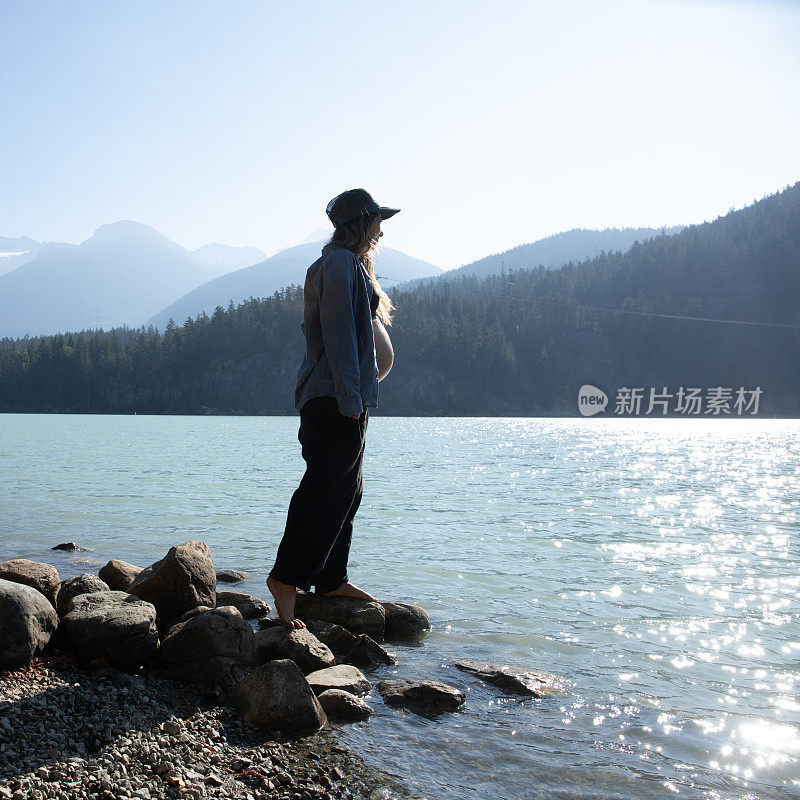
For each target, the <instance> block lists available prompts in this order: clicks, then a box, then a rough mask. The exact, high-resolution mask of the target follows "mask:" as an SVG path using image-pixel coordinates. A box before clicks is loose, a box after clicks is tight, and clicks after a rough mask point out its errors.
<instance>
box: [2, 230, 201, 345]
mask: <svg viewBox="0 0 800 800" xmlns="http://www.w3.org/2000/svg"><path fill="white" fill-rule="evenodd" d="M205 279H207V272H206V268H205V267H204V266H202V265H201V264H200V263H198V261H197V260H196V259H195V258H194V257H193V256H192V254H190V253H189V252H188V251H187V250H185V249H184V248H183V247H181V246H180V245H179V244H176V243H175V242H173V241H170V240H169V239H167V237H166V236H164V235H163V234H161V233H159V232H158V231H157V230H155V229H154V228H151V227H149V226H147V225H143V224H142V223H140V222H132V221H130V220H126V221H122V222H115V223H112V224H109V225H102V226H101V227H99V228H98V229H97V230H96V231H95V233H94V234H93V235H92V236H91V237H90V238H89V239H87V240H86V241H85V242H83V243H81V244H79V245H73V244H63V243H51V244H49V245H47V246H43V247H42V248H41V249H40V251H39V253H38V255H37V257H36V258H34V259H33V260H31V261H27V262H25V263H23V264H22V265H21V266H18V267H17V268H16V269H14V270H13V271H11V272H9V273H7V274H5V275H1V276H0V337H3V336H7V337H18V336H25V334H30V335H39V334H46V333H56V332H59V331H67V330H72V331H75V330H81V329H84V328H94V327H103V328H108V327H112V326H115V325H129V326H132V327H138V326H139V325H141V324H143V323H144V322H145V321H146V320H147V319H148V318H149V317H150V316H151V315H152V314H154V313H155V312H156V311H158V309H159V308H163V307H164V306H165V305H166V304H167V303H170V302H173V301H174V300H176V299H177V298H178V297H181V296H182V295H183V294H185V293H186V292H187V291H189V290H190V289H192V288H193V287H194V286H197V284H198V283H200V282H201V281H203V280H205Z"/></svg>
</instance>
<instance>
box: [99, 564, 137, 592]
mask: <svg viewBox="0 0 800 800" xmlns="http://www.w3.org/2000/svg"><path fill="white" fill-rule="evenodd" d="M141 571H142V568H141V567H137V566H136V565H135V564H129V563H128V562H127V561H120V560H119V559H118V558H112V559H111V561H109V562H108V564H106V565H105V566H104V567H103V568H102V569H101V570H100V572H99V573H98V575H99V576H100V580H102V581H105V582H106V583H107V584H108V587H109V589H111V590H112V591H115V592H126V591H127V590H128V587H129V586H130V585H131V584H132V583H133V581H134V580H135V579H136V576H137V575H138V574H139V573H140V572H141Z"/></svg>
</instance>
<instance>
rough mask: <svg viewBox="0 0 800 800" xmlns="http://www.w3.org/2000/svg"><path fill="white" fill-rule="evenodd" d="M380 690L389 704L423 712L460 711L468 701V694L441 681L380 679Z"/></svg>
mask: <svg viewBox="0 0 800 800" xmlns="http://www.w3.org/2000/svg"><path fill="white" fill-rule="evenodd" d="M378 691H379V692H380V693H381V695H382V696H383V700H384V702H385V703H386V704H387V705H391V706H406V707H407V708H409V709H411V710H412V711H419V712H422V713H432V714H438V713H439V712H441V711H458V710H459V709H460V708H462V706H463V705H464V702H465V701H466V695H465V694H464V692H462V691H461V690H460V689H456V688H455V687H454V686H448V685H447V684H446V683H441V682H439V681H409V680H406V679H405V678H396V679H393V680H385V681H380V682H379V683H378Z"/></svg>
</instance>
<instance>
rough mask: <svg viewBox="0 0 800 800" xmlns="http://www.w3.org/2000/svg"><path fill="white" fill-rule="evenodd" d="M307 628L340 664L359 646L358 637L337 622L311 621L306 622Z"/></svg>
mask: <svg viewBox="0 0 800 800" xmlns="http://www.w3.org/2000/svg"><path fill="white" fill-rule="evenodd" d="M281 624H282V623H281ZM306 627H307V628H308V630H309V631H311V633H313V634H314V636H316V637H317V639H319V640H320V641H321V642H322V643H323V644H325V645H327V646H328V648H329V649H330V651H331V652H332V653H333V655H334V656H335V657H336V660H337V661H339V662H340V663H341V662H342V661H344V660H345V659H346V658H347V656H348V655H349V654H350V653H351V652H352V650H353V648H354V647H355V646H356V645H357V644H358V636H354V635H353V634H352V633H350V631H348V630H347V629H346V628H343V627H342V626H341V625H337V624H336V623H335V622H323V621H322V620H319V619H309V620H306Z"/></svg>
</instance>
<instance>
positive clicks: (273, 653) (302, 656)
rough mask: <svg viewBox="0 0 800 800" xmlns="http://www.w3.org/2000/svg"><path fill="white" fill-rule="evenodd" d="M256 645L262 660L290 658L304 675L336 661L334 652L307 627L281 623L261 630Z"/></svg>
mask: <svg viewBox="0 0 800 800" xmlns="http://www.w3.org/2000/svg"><path fill="white" fill-rule="evenodd" d="M256 647H257V648H258V660H259V661H260V662H262V663H263V662H265V661H275V660H277V659H281V658H288V659H290V660H291V661H294V663H295V664H297V666H298V667H299V668H300V671H301V672H302V673H303V674H304V675H307V674H308V673H309V672H315V671H316V670H320V669H325V668H326V667H332V666H333V665H334V664H335V663H336V659H335V658H334V656H333V653H332V652H331V651H330V650H329V649H328V648H327V647H326V646H325V645H324V644H323V643H322V642H321V641H320V640H319V639H317V637H316V636H314V634H313V633H311V631H309V630H307V629H306V628H294V629H290V628H287V627H286V626H285V625H281V626H280V627H275V628H267V629H266V630H262V631H259V632H258V633H256Z"/></svg>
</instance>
